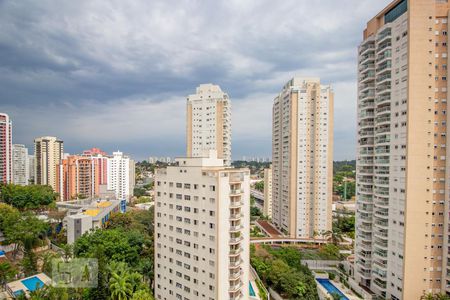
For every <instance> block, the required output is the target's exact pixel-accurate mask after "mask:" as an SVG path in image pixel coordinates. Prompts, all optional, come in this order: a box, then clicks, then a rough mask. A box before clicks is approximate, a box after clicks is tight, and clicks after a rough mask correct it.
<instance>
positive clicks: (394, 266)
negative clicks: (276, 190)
mask: <svg viewBox="0 0 450 300" xmlns="http://www.w3.org/2000/svg"><path fill="white" fill-rule="evenodd" d="M448 15H449V4H448V2H447V1H442V0H409V1H407V0H396V1H393V2H392V3H391V4H389V5H388V6H387V7H386V8H384V9H383V10H382V11H381V12H379V13H378V14H377V15H376V16H375V17H374V18H373V19H371V20H370V21H369V22H368V24H367V28H366V29H365V30H364V34H363V42H362V43H361V45H360V46H359V49H358V50H359V62H358V63H359V76H358V81H359V85H358V152H357V155H358V158H357V196H356V197H357V222H356V248H355V254H356V259H355V278H356V280H357V282H358V283H359V284H361V285H363V286H366V287H368V288H370V289H371V290H372V291H373V292H375V293H376V294H377V295H379V296H381V297H382V298H386V299H419V298H420V297H421V296H422V295H423V294H424V293H428V292H432V293H437V292H444V293H445V292H447V293H448V292H449V291H450V277H449V274H450V263H449V260H448V259H449V257H448V256H449V254H448V253H450V252H449V250H450V249H449V241H448V238H449V236H448V232H449V228H448V226H449V224H448V218H449V201H448V199H449V188H448V186H449V182H448V180H449V179H448V174H446V168H448V167H450V166H449V165H448V164H449V157H448V152H447V144H448V143H447V139H448V137H447V123H448V122H449V120H448V113H447V99H448V93H447V89H448V80H447V77H448V75H447V69H448V67H447V60H448V59H447V56H448V46H447V44H448V35H447V31H448V25H447V24H448Z"/></svg>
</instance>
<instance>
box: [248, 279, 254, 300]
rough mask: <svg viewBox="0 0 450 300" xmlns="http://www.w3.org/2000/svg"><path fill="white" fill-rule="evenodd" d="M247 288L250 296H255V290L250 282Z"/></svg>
mask: <svg viewBox="0 0 450 300" xmlns="http://www.w3.org/2000/svg"><path fill="white" fill-rule="evenodd" d="M248 290H249V292H250V296H252V297H255V296H256V293H255V290H254V289H253V286H252V284H251V283H250V282H249V283H248Z"/></svg>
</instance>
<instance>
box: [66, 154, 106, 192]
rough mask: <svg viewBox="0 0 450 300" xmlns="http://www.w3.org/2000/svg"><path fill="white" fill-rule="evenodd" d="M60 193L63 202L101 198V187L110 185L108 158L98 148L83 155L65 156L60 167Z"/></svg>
mask: <svg viewBox="0 0 450 300" xmlns="http://www.w3.org/2000/svg"><path fill="white" fill-rule="evenodd" d="M57 182H58V192H59V194H60V197H61V200H63V201H68V200H74V199H78V198H80V197H81V198H89V199H95V198H99V197H100V196H101V195H102V194H103V193H102V192H101V189H100V188H101V187H102V186H106V185H107V183H108V157H107V154H106V152H103V151H101V150H100V149H98V148H92V149H90V150H85V151H83V154H82V155H67V156H66V155H65V156H64V158H63V159H62V160H61V163H60V164H59V166H58V172H57Z"/></svg>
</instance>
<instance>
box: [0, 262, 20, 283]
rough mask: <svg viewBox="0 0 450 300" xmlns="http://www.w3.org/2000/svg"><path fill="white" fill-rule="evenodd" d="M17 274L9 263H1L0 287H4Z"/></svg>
mask: <svg viewBox="0 0 450 300" xmlns="http://www.w3.org/2000/svg"><path fill="white" fill-rule="evenodd" d="M16 274H17V270H16V269H15V268H14V267H13V266H12V265H11V264H10V263H9V262H0V286H3V285H4V284H6V283H7V282H9V281H10V280H11V279H13V278H14V276H15V275H16Z"/></svg>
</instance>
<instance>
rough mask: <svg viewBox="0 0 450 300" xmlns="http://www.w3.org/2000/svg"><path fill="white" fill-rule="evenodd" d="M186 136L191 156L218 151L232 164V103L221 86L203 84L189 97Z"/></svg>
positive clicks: (188, 151) (222, 157) (227, 164)
mask: <svg viewBox="0 0 450 300" xmlns="http://www.w3.org/2000/svg"><path fill="white" fill-rule="evenodd" d="M186 137H187V141H186V145H187V151H186V152H187V156H188V157H200V156H202V155H203V153H204V151H205V150H206V151H207V150H215V151H217V153H218V156H219V158H221V159H223V160H224V161H225V165H226V166H229V165H230V164H231V101H230V98H229V97H228V95H227V94H226V93H224V92H223V91H222V90H221V89H220V87H219V86H218V85H213V84H201V85H200V86H199V87H197V90H196V93H195V94H193V95H189V97H188V98H187V124H186Z"/></svg>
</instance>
